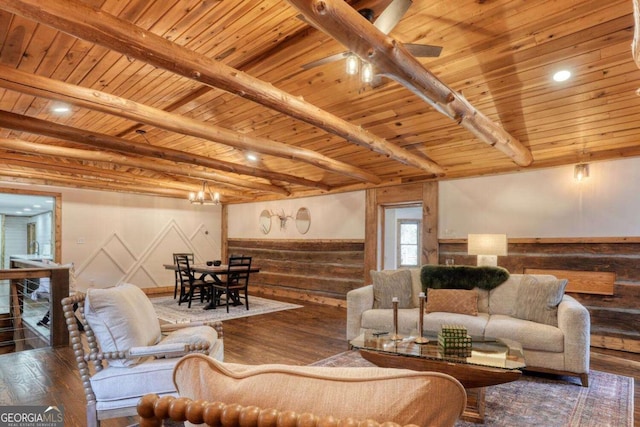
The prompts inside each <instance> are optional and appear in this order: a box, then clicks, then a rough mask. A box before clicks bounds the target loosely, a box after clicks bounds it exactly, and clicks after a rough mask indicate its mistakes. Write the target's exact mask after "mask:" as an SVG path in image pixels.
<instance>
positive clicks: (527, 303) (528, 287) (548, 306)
mask: <svg viewBox="0 0 640 427" xmlns="http://www.w3.org/2000/svg"><path fill="white" fill-rule="evenodd" d="M567 282H568V281H567V279H560V280H558V279H555V280H544V281H543V280H538V279H536V278H535V277H533V276H529V275H525V276H524V277H523V278H522V281H521V282H520V287H519V288H518V295H517V296H516V307H515V309H516V313H515V316H516V317H517V318H518V319H523V320H530V321H532V322H537V323H544V324H547V325H552V326H558V304H560V302H561V301H562V297H563V296H564V289H565V288H566V287H567Z"/></svg>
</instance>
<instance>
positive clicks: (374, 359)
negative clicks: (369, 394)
mask: <svg viewBox="0 0 640 427" xmlns="http://www.w3.org/2000/svg"><path fill="white" fill-rule="evenodd" d="M360 355H361V356H362V357H363V358H364V359H366V360H368V361H369V362H371V363H373V364H374V365H377V366H380V367H383V368H400V369H412V370H414V371H432V372H441V373H443V374H448V375H451V376H452V377H454V378H455V379H457V380H458V381H460V383H461V384H462V386H463V387H464V388H465V390H466V391H467V407H466V409H465V411H464V413H463V414H462V418H463V419H464V420H466V421H471V422H477V423H481V422H483V421H484V408H485V387H488V386H492V385H497V384H504V383H508V382H511V381H515V380H517V379H518V378H520V377H521V376H522V372H521V371H519V370H510V369H500V368H492V367H488V366H479V365H471V364H467V363H463V362H460V363H457V362H453V361H446V360H436V359H427V358H422V357H410V356H405V355H402V354H392V353H384V352H377V351H372V350H365V349H360Z"/></svg>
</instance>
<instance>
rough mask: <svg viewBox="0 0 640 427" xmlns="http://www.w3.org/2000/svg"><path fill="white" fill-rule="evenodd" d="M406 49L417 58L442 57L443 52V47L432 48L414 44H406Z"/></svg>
mask: <svg viewBox="0 0 640 427" xmlns="http://www.w3.org/2000/svg"><path fill="white" fill-rule="evenodd" d="M404 47H406V48H407V50H408V51H409V52H411V54H412V55H413V56H417V57H422V58H425V57H434V58H435V57H438V56H440V52H442V46H432V45H430V44H414V43H406V44H405V45H404Z"/></svg>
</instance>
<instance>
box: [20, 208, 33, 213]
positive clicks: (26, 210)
mask: <svg viewBox="0 0 640 427" xmlns="http://www.w3.org/2000/svg"><path fill="white" fill-rule="evenodd" d="M22 210H23V211H25V212H31V208H24V209H22Z"/></svg>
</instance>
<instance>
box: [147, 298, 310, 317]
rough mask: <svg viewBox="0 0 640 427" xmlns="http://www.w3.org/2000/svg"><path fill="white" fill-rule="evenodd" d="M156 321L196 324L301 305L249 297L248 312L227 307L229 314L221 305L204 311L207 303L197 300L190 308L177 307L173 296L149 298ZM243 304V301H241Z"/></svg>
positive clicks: (236, 307)
mask: <svg viewBox="0 0 640 427" xmlns="http://www.w3.org/2000/svg"><path fill="white" fill-rule="evenodd" d="M150 299H151V303H152V304H153V308H154V309H155V310H156V314H157V315H158V319H160V320H161V321H165V322H167V323H183V322H198V321H210V320H222V321H224V320H230V319H237V318H239V317H247V316H256V315H258V314H265V313H272V312H274V311H281V310H291V309H294V308H300V307H302V306H301V305H297V304H290V303H287V302H281V301H274V300H270V299H266V298H260V297H255V296H251V295H249V310H247V309H246V307H245V306H244V304H243V305H241V306H235V307H234V306H229V313H228V314H227V309H226V307H225V306H224V305H223V306H222V307H218V308H216V309H215V310H205V309H204V307H205V306H206V305H207V302H204V303H201V302H200V300H199V299H198V300H197V301H193V302H192V303H191V308H188V307H187V304H186V303H182V304H181V305H178V301H177V300H174V299H173V296H163V297H157V298H150ZM243 302H244V301H243Z"/></svg>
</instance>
